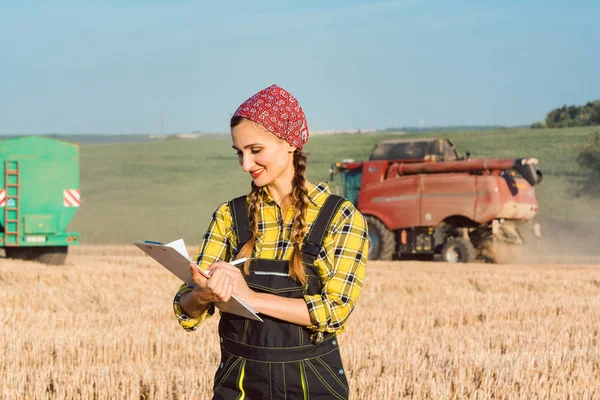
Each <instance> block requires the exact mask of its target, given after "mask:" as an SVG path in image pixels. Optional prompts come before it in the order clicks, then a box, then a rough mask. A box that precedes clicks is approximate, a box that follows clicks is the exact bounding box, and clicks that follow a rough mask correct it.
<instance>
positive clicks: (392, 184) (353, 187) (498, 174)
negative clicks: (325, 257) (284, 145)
mask: <svg viewBox="0 0 600 400" xmlns="http://www.w3.org/2000/svg"><path fill="white" fill-rule="evenodd" d="M537 164H538V162H537V160H536V159H534V158H517V159H500V160H498V159H489V158H484V159H477V158H470V156H469V155H468V154H467V156H466V157H462V158H461V157H458V155H457V153H456V151H455V149H454V145H453V144H452V142H450V141H449V140H444V139H439V138H428V139H399V140H398V139H393V140H384V141H382V142H380V143H378V144H377V145H376V146H375V148H374V150H373V152H372V154H371V157H370V159H369V161H361V162H354V161H352V160H345V161H344V162H339V163H336V164H334V165H333V166H332V169H331V173H332V179H333V175H334V174H336V173H340V174H341V175H342V191H343V193H342V194H343V195H344V196H345V197H346V198H347V199H349V200H350V201H352V202H353V203H354V204H355V205H356V206H357V207H358V209H359V210H360V211H361V212H362V213H363V214H364V215H365V217H366V218H367V221H368V224H369V238H370V244H371V245H370V247H369V259H375V260H391V259H393V258H394V257H395V258H400V257H401V256H402V255H407V254H428V255H437V254H440V255H441V256H442V259H443V260H444V261H447V262H471V261H474V260H476V259H480V260H484V261H487V262H501V261H504V260H501V256H500V254H501V253H503V252H501V251H499V249H500V247H501V246H503V245H505V244H508V245H521V244H523V243H524V242H525V241H526V238H530V237H532V236H537V237H539V236H540V228H539V225H538V224H534V223H533V222H532V219H533V217H534V216H535V215H536V213H537V211H538V204H537V200H536V197H535V189H534V186H535V185H536V184H538V183H540V182H541V179H542V174H541V172H540V171H539V170H538V169H537Z"/></svg>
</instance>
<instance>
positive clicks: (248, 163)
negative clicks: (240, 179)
mask: <svg viewBox="0 0 600 400" xmlns="http://www.w3.org/2000/svg"><path fill="white" fill-rule="evenodd" d="M240 164H241V165H242V170H243V171H244V172H250V169H251V168H252V165H253V164H254V161H252V157H250V155H249V154H244V155H242V156H241V160H240Z"/></svg>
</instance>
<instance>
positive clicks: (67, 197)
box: [63, 189, 81, 207]
mask: <svg viewBox="0 0 600 400" xmlns="http://www.w3.org/2000/svg"><path fill="white" fill-rule="evenodd" d="M80 202H81V201H80V200H79V189H66V190H65V191H64V193H63V205H64V206H65V207H79V203H80Z"/></svg>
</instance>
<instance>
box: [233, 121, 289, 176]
mask: <svg viewBox="0 0 600 400" xmlns="http://www.w3.org/2000/svg"><path fill="white" fill-rule="evenodd" d="M231 139H232V141H233V148H234V149H235V150H236V151H237V156H238V162H239V163H240V166H241V167H242V170H243V171H244V172H248V173H249V174H250V175H251V177H252V180H253V181H254V184H255V185H256V186H259V187H262V186H266V185H269V184H273V183H274V184H285V183H289V182H291V181H292V179H293V177H294V153H293V152H294V150H295V148H294V147H292V146H290V145H289V144H288V143H287V142H286V141H285V140H283V139H280V138H278V137H277V136H275V135H274V134H273V133H271V132H270V131H268V130H267V129H265V128H263V127H262V126H261V125H259V124H257V123H255V122H253V121H250V120H248V119H244V120H243V121H242V122H241V123H240V124H238V125H236V126H234V127H233V128H231Z"/></svg>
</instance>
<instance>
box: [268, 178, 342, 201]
mask: <svg viewBox="0 0 600 400" xmlns="http://www.w3.org/2000/svg"><path fill="white" fill-rule="evenodd" d="M261 189H262V191H263V196H264V197H263V200H264V201H265V203H267V204H275V200H273V198H272V197H271V194H270V193H269V190H268V189H267V187H266V186H263V187H262V188H261ZM330 194H331V190H330V189H329V184H328V183H327V182H319V183H315V184H314V185H313V186H311V187H310V188H308V199H309V200H310V202H311V203H312V204H313V205H315V206H322V205H323V204H325V200H326V199H327V197H329V195H330Z"/></svg>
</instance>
